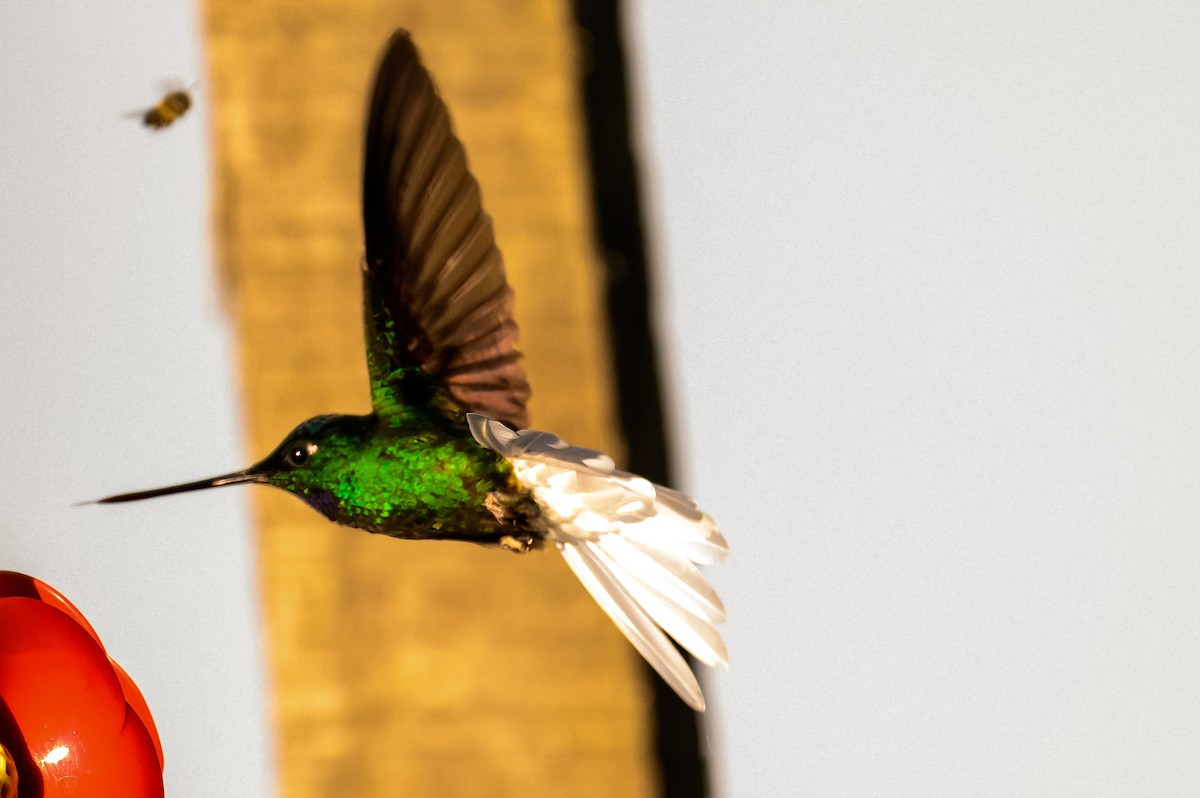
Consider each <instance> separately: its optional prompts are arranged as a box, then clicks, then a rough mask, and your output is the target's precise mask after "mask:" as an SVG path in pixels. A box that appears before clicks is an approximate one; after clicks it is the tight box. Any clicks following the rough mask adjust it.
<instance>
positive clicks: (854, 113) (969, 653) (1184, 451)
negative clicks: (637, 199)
mask: <svg viewBox="0 0 1200 798" xmlns="http://www.w3.org/2000/svg"><path fill="white" fill-rule="evenodd" d="M628 29H629V32H630V36H631V41H632V43H633V45H634V49H635V52H634V59H635V64H636V66H637V68H638V70H639V72H638V75H639V81H640V84H639V87H640V93H641V96H640V103H641V112H642V114H643V116H642V124H643V131H642V132H643V134H644V135H643V145H644V146H643V150H644V153H645V157H646V166H647V171H648V174H649V176H650V178H651V199H652V201H653V203H654V206H655V209H656V213H657V215H658V219H657V221H658V223H659V225H658V228H657V236H658V245H659V251H660V257H661V261H660V264H661V266H662V267H663V268H662V277H661V280H660V283H661V285H660V288H661V291H662V293H661V295H660V297H661V303H662V306H663V309H664V311H665V314H666V315H665V321H664V324H663V329H664V336H665V339H666V343H667V345H668V350H669V354H670V355H671V356H672V357H673V367H674V369H675V381H674V391H675V395H676V399H677V408H678V416H677V427H676V429H677V434H678V438H679V440H680V444H681V446H682V451H683V453H684V454H685V458H684V466H685V470H684V477H685V481H686V487H688V488H689V489H692V490H693V491H694V492H695V494H696V495H697V496H698V497H700V499H701V501H702V505H703V506H704V507H706V508H707V509H708V510H709V511H710V512H712V514H713V515H714V516H715V517H716V518H717V520H718V521H719V522H721V523H722V525H723V527H724V528H725V530H726V531H727V532H728V536H729V539H730V541H731V543H732V545H733V547H734V550H733V555H732V556H731V558H730V559H729V560H728V561H727V563H726V564H725V565H723V566H721V567H719V568H717V569H715V570H714V573H713V578H714V580H715V581H716V583H717V584H718V585H719V587H720V588H721V590H722V591H723V593H724V595H725V597H726V600H727V602H728V604H729V606H730V621H729V624H728V639H729V643H730V650H731V654H732V657H733V664H732V668H731V669H730V670H729V671H728V673H725V674H720V675H718V676H717V677H716V678H715V679H714V680H712V683H713V684H715V690H714V691H713V692H714V693H715V700H714V701H713V702H712V703H713V704H714V705H715V711H714V713H713V714H714V716H715V719H716V721H717V728H716V729H715V731H714V734H715V736H716V737H717V738H718V739H717V745H718V747H719V753H720V756H721V771H722V773H721V778H722V780H723V783H724V785H725V793H726V794H728V795H735V796H767V795H771V796H776V795H778V796H783V795H863V796H866V795H914V796H924V795H1168V794H1169V795H1182V794H1195V793H1196V792H1197V790H1200V756H1198V755H1197V752H1198V751H1200V529H1198V526H1200V524H1198V520H1200V445H1198V441H1200V407H1198V403H1200V262H1198V261H1200V146H1198V145H1200V56H1198V55H1197V52H1198V50H1197V42H1198V41H1200V7H1198V6H1196V5H1195V4H1188V3H1120V2H1103V3H1042V2H1019V1H1018V2H983V3H937V2H915V3H885V2H878V0H867V1H866V2H862V3H855V4H844V3H843V4H838V3H813V2H795V3H793V2H782V1H780V2H773V3H769V2H750V3H719V4H718V3H685V2H678V0H676V1H674V2H649V1H648V0H642V1H641V2H634V3H633V4H632V6H631V8H630V18H629V20H628Z"/></svg>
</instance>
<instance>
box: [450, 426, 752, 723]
mask: <svg viewBox="0 0 1200 798" xmlns="http://www.w3.org/2000/svg"><path fill="white" fill-rule="evenodd" d="M467 423H468V424H469V425H470V428H471V434H472V435H474V436H475V440H476V441H478V442H479V443H480V444H481V445H483V446H486V447H487V448H489V449H492V450H493V451H497V452H499V453H500V454H502V455H504V457H505V458H507V459H508V461H509V462H510V463H512V464H513V471H514V473H515V474H516V477H517V479H518V480H519V481H520V482H521V484H522V485H523V486H524V487H525V488H526V489H528V490H529V492H530V493H531V494H532V495H533V498H534V501H536V502H537V503H538V505H539V506H541V508H542V512H543V516H542V517H543V519H544V520H545V521H546V523H547V526H548V527H549V528H548V530H547V534H548V535H549V537H550V538H551V539H552V540H553V541H554V542H555V544H556V545H557V546H558V548H559V550H560V551H562V554H563V557H565V558H566V560H567V564H568V565H570V566H571V570H573V571H574V572H575V575H576V576H577V577H579V581H580V582H582V583H583V586H584V587H585V588H587V590H588V592H589V593H591V594H592V597H593V598H594V599H596V602H597V603H598V604H599V605H600V606H601V608H603V609H604V611H605V612H606V613H608V615H609V617H610V618H612V619H613V621H615V622H616V624H617V627H618V628H619V629H620V630H621V631H622V632H623V633H624V635H625V637H627V638H628V639H629V642H631V643H633V645H634V647H635V648H636V649H637V650H638V652H639V653H641V655H642V656H643V657H645V658H646V661H647V662H649V663H650V665H651V667H653V668H654V669H655V670H656V671H658V673H659V675H660V676H662V677H663V679H664V680H665V681H666V682H667V684H669V685H671V688H672V689H674V690H675V692H676V693H678V694H679V697H680V698H682V699H683V700H684V701H686V702H687V704H688V705H689V706H691V707H692V708H693V709H696V710H699V711H703V710H704V696H703V695H702V694H701V692H700V685H699V684H698V683H697V681H696V676H695V674H693V673H692V670H691V668H689V667H688V665H687V662H686V661H685V660H684V659H683V657H681V656H680V655H679V652H678V651H677V650H676V649H675V646H673V645H671V641H670V640H668V639H667V635H670V636H671V637H673V638H675V639H676V640H677V641H679V644H680V645H681V646H683V647H684V648H686V649H687V650H688V651H690V652H691V653H692V654H693V655H694V656H695V657H696V659H698V660H699V661H701V662H703V663H704V664H705V665H709V666H711V667H714V668H723V667H725V666H726V665H727V664H728V662H729V654H728V652H727V651H726V650H725V643H724V642H723V641H722V640H721V636H720V634H719V633H718V632H717V629H716V625H717V624H719V623H721V622H723V621H724V620H725V606H724V605H723V604H722V603H721V599H720V598H719V597H718V596H717V593H716V591H715V590H713V588H712V586H711V585H709V584H708V582H707V581H705V579H704V577H703V576H702V575H701V573H700V571H699V569H698V568H697V567H696V566H697V565H710V564H712V563H715V562H717V561H719V560H721V559H722V558H724V557H725V555H726V554H727V553H728V552H729V544H728V543H726V542H725V538H724V537H723V536H722V535H721V533H720V532H719V531H718V530H717V525H716V524H715V523H713V520H712V518H710V517H709V516H708V515H706V514H705V513H702V512H700V510H699V509H697V507H696V504H695V502H693V501H692V500H691V499H689V498H688V497H687V496H685V495H683V494H682V493H680V492H679V491H675V490H671V489H670V488H664V487H663V486H662V485H655V484H653V483H652V482H650V481H649V480H646V479H643V478H642V477H639V476H636V475H634V474H630V473H628V472H626V471H619V470H617V469H616V468H615V467H614V465H613V461H612V458H610V457H609V456H608V455H605V454H601V453H600V452H597V451H595V450H594V449H584V448H582V447H579V446H571V445H570V444H568V443H567V442H566V441H564V440H562V439H561V438H558V437H556V436H554V435H551V434H549V433H546V432H538V431H536V430H522V431H520V432H513V431H512V430H511V429H509V428H508V427H506V426H504V425H503V424H501V423H500V422H498V421H494V420H492V419H488V418H484V417H483V416H480V415H476V414H470V415H468V416H467ZM664 632H665V633H666V634H664Z"/></svg>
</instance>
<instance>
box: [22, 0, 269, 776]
mask: <svg viewBox="0 0 1200 798" xmlns="http://www.w3.org/2000/svg"><path fill="white" fill-rule="evenodd" d="M199 33H200V32H199V30H198V27H197V22H196V19H195V16H194V7H193V5H192V4H191V3H187V2H182V0H171V2H166V3H162V2H139V3H119V4H114V3H82V2H80V3H43V2H36V0H33V1H24V0H22V1H20V2H14V0H5V2H4V3H3V4H2V5H0V569H9V570H17V571H24V572H26V573H29V574H32V575H34V576H37V577H40V578H42V579H43V580H45V581H47V582H49V583H50V584H52V585H54V586H55V587H57V588H58V589H60V590H61V591H62V592H63V593H65V594H66V596H67V597H68V598H70V599H71V600H72V601H73V602H74V603H75V604H76V605H77V606H78V607H79V608H80V609H81V610H82V611H83V612H84V613H85V614H86V615H87V616H88V618H89V619H90V620H91V622H92V624H93V625H94V626H95V627H96V630H97V631H98V632H99V634H100V636H101V638H102V639H103V640H104V643H105V645H106V647H107V648H108V651H109V653H110V654H111V655H112V656H113V657H114V658H115V659H116V660H117V661H118V662H120V663H121V664H122V665H123V666H124V667H125V669H126V670H127V671H128V672H129V673H130V675H132V676H133V678H134V680H135V681H137V683H138V685H139V686H140V687H141V688H142V691H143V692H144V693H145V695H146V699H147V701H148V702H149V704H150V708H151V710H152V712H153V714H154V718H155V720H156V722H157V725H158V729H159V732H160V733H161V735H162V739H163V747H164V749H165V755H166V773H165V778H166V787H167V795H171V796H188V798H196V797H198V796H214V798H215V797H216V796H229V795H246V796H256V795H265V794H269V792H270V791H271V789H272V787H271V786H270V785H271V784H272V782H273V771H274V760H273V756H274V754H273V752H272V751H271V750H270V747H269V746H270V740H271V739H272V738H271V737H270V736H269V734H268V731H267V720H268V719H267V707H266V696H267V692H266V684H265V679H264V665H263V661H262V652H261V644H260V642H259V638H260V635H259V628H258V627H259V618H258V612H259V611H258V594H257V589H256V586H255V584H254V581H253V580H254V578H255V570H254V565H253V560H252V554H253V552H252V549H253V545H252V538H251V536H250V527H249V524H248V521H247V518H246V514H245V509H246V501H247V498H248V497H247V495H246V492H245V491H240V490H235V489H229V490H215V491H211V492H208V493H196V494H190V495H187V496H177V497H174V498H173V499H171V500H170V501H168V500H165V499H164V500H162V501H151V502H145V503H140V504H129V505H114V506H108V507H96V506H92V507H72V506H71V505H72V503H73V502H77V501H80V500H85V499H94V498H98V497H99V496H102V495H105V494H106V493H112V492H117V491H123V490H132V489H137V488H142V487H153V486H156V485H161V484H167V483H171V482H178V481H184V480H189V479H193V478H198V477H203V476H208V475H211V474H217V473H222V472H225V471H229V470H232V469H233V468H238V467H241V466H243V465H245V464H247V462H248V460H247V457H246V455H245V454H244V453H243V452H242V451H241V434H240V432H239V427H238V419H237V413H238V402H237V399H236V386H235V385H234V382H233V377H232V375H233V373H234V364H233V362H232V355H231V348H230V340H229V336H228V332H229V331H228V330H227V329H226V324H225V321H224V316H223V315H222V313H221V312H220V310H219V302H218V300H217V298H216V292H215V270H214V269H213V267H212V258H211V244H210V240H209V227H208V219H209V210H208V200H209V198H208V181H209V165H208V152H209V142H208V140H207V131H208V120H207V118H206V114H207V108H206V106H205V103H204V102H203V99H204V82H203V75H202V72H201V70H202V62H201V58H200V55H199V52H198V47H199ZM171 80H175V81H178V82H179V83H181V84H182V85H183V86H185V87H186V86H188V85H190V84H191V83H193V82H194V81H197V80H198V81H200V82H199V84H198V85H197V86H196V90H195V91H196V97H197V99H198V100H200V102H198V103H197V106H196V107H195V108H194V109H193V110H192V112H191V113H190V114H189V115H188V116H187V117H185V118H184V119H183V120H182V121H181V122H180V123H179V124H178V125H177V126H175V127H171V128H168V129H166V130H164V131H162V132H160V133H157V134H152V133H150V132H149V131H147V130H145V129H143V128H142V127H141V126H140V122H139V121H137V120H134V119H127V118H124V117H123V116H122V114H123V113H125V112H128V111H131V110H136V109H138V108H139V107H143V106H146V105H150V104H153V103H154V102H155V101H156V100H157V99H158V98H159V97H160V96H161V94H162V93H163V90H164V87H163V86H162V85H160V84H161V83H162V82H163V81H171ZM2 633H3V630H0V634H2Z"/></svg>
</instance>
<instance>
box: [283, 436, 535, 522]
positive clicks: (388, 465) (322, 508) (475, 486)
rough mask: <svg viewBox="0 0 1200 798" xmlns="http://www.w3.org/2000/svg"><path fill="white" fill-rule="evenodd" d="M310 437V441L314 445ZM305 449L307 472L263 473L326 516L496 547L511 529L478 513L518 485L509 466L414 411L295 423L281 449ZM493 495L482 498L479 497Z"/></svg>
mask: <svg viewBox="0 0 1200 798" xmlns="http://www.w3.org/2000/svg"><path fill="white" fill-rule="evenodd" d="M315 441H320V442H319V443H314V442H315ZM306 444H311V445H312V446H314V447H315V450H314V451H313V453H312V454H313V455H316V454H317V453H318V452H319V453H320V454H321V455H322V457H321V458H320V461H319V463H318V461H317V458H316V457H315V456H314V458H313V460H314V462H313V467H312V468H297V469H290V470H286V471H277V472H275V473H273V474H272V475H271V476H270V477H268V478H267V480H266V481H267V482H268V483H269V484H271V485H274V486H275V487H279V488H283V489H284V490H287V491H290V492H292V493H294V494H296V495H297V496H299V497H300V498H302V499H303V500H304V501H305V502H306V503H307V504H309V505H310V506H312V507H313V508H314V509H316V510H317V511H319V512H320V513H321V514H323V515H324V516H325V517H327V518H328V519H329V520H330V521H334V522H336V523H339V524H343V525H345V526H351V527H355V528H356V529H363V530H366V531H367V532H377V533H380V534H384V535H389V536H391V537H395V538H407V539H412V540H420V539H430V538H436V539H444V538H450V539H456V540H469V541H472V542H476V543H498V542H499V541H500V538H501V537H504V536H505V535H512V534H513V533H514V532H515V531H516V530H515V528H514V529H510V528H509V527H515V525H516V524H515V519H513V520H509V522H508V524H504V523H501V519H498V518H497V516H496V514H494V513H493V512H491V511H490V510H489V509H488V505H489V504H494V503H495V502H496V501H499V500H500V498H501V497H504V498H505V499H509V500H510V501H515V500H517V499H519V498H520V493H521V492H520V489H519V488H518V486H517V484H516V481H515V479H514V477H513V470H512V466H510V465H509V463H508V461H506V460H505V459H504V458H503V457H501V456H499V455H498V454H496V453H495V452H491V451H488V450H486V449H483V448H481V447H480V446H479V444H477V443H476V442H475V440H474V439H473V438H472V437H471V435H470V433H469V432H468V431H467V430H466V429H465V425H464V428H463V429H461V430H459V429H454V428H452V427H451V426H450V425H448V424H447V423H445V421H444V420H441V419H439V418H437V417H434V416H430V415H428V414H424V413H415V412H414V413H406V414H403V415H401V414H388V415H383V416H380V415H379V414H377V413H371V414H370V415H366V416H318V417H317V418H314V419H311V420H309V421H307V422H305V423H304V424H302V425H301V426H300V427H299V428H297V429H296V430H295V431H294V432H293V433H292V435H291V436H290V437H289V441H288V443H287V444H286V449H287V451H285V452H284V454H288V453H290V452H291V451H294V450H296V449H297V448H299V447H304V448H305V449H307V446H306ZM491 496H495V497H496V498H495V499H492V500H490V501H489V497H491Z"/></svg>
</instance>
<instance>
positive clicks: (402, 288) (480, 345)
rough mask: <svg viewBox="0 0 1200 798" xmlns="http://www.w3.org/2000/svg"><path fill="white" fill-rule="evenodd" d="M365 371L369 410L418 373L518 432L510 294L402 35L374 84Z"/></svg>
mask: <svg viewBox="0 0 1200 798" xmlns="http://www.w3.org/2000/svg"><path fill="white" fill-rule="evenodd" d="M362 202H363V230H364V235H365V238H366V257H365V260H364V265H363V270H364V288H365V292H366V297H365V299H366V328H367V329H366V332H367V360H368V365H369V367H370V372H371V394H372V401H373V403H374V405H375V408H376V410H384V409H386V408H387V407H389V406H392V405H394V404H395V403H396V402H403V401H405V397H406V396H407V394H408V390H407V386H408V383H407V382H406V380H409V379H411V377H412V375H413V373H414V371H415V370H417V369H419V370H420V371H421V372H423V373H424V374H425V375H428V376H429V377H430V378H432V379H433V380H434V381H435V382H437V383H440V385H441V386H443V387H444V388H446V389H447V390H448V391H449V394H450V396H451V397H452V399H453V403H454V404H456V405H458V407H450V408H446V409H445V410H446V412H447V414H448V415H455V416H457V417H458V418H460V419H461V412H459V411H475V412H479V413H485V414H487V415H489V416H491V417H493V418H499V419H503V420H504V421H507V422H508V423H510V424H514V425H516V426H518V427H523V426H526V425H527V424H528V413H527V411H526V409H525V403H526V400H527V399H528V398H529V383H528V382H527V381H526V379H525V371H524V369H522V368H521V364H520V362H519V360H520V353H519V352H518V351H517V350H516V348H515V345H516V340H517V325H516V322H515V321H514V320H513V293H512V289H511V288H510V287H509V285H508V281H507V280H506V279H505V276H504V261H503V259H502V258H501V256H500V250H499V249H497V248H496V242H495V239H494V236H493V233H492V220H491V219H490V218H489V217H488V215H487V214H486V213H484V211H483V206H482V205H481V203H480V198H479V184H478V183H476V182H475V178H474V177H472V176H471V173H470V172H469V171H468V170H467V160H466V155H465V154H464V152H463V146H462V143H461V142H459V140H458V139H457V138H455V136H454V133H453V132H452V130H451V127H450V116H449V114H448V113H447V111H446V105H445V103H443V102H442V99H441V97H440V96H438V93H437V89H436V88H435V87H434V85H433V81H432V79H431V78H430V76H429V73H428V72H427V71H426V70H425V68H424V67H423V66H421V63H420V61H419V60H418V57H417V52H416V48H415V47H413V43H412V40H411V39H410V38H409V36H408V34H407V33H406V32H404V31H397V32H396V33H395V34H394V35H393V36H392V38H391V41H389V42H388V45H387V48H386V50H385V52H384V55H383V60H382V62H381V63H380V65H379V69H378V72H377V73H376V77H375V88H374V91H373V93H372V97H371V107H370V113H369V116H368V120H367V133H366V155H365V161H364V164H363V200H362Z"/></svg>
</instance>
